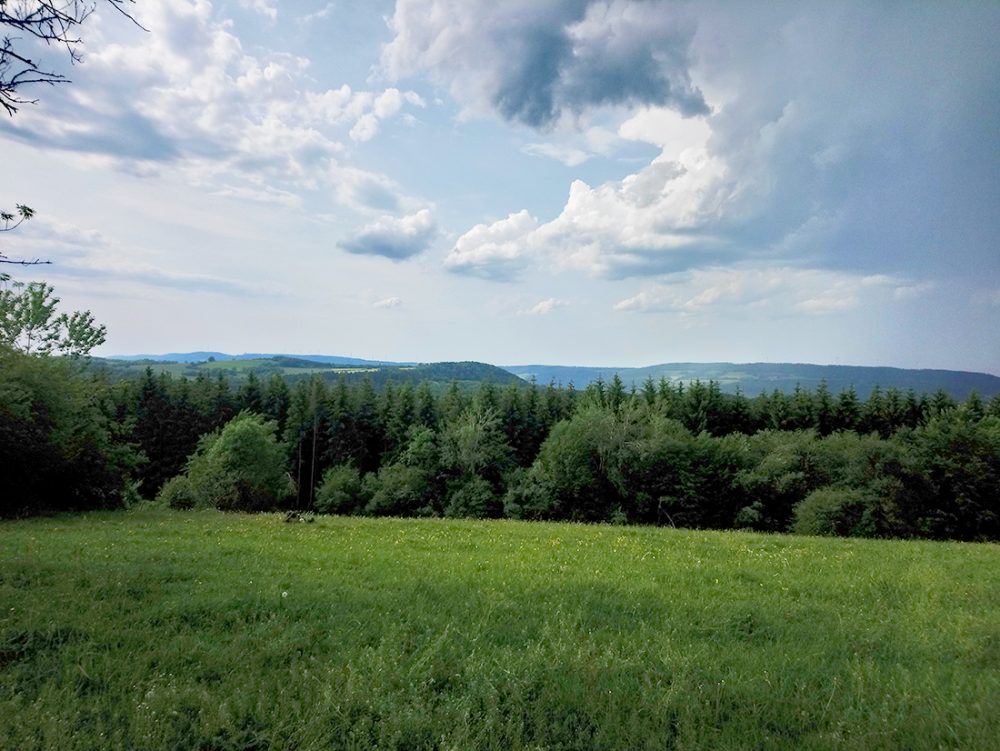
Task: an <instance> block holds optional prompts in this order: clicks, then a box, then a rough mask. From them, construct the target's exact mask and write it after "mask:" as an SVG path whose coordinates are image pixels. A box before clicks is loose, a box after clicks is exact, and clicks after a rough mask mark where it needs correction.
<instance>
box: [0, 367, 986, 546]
mask: <svg viewBox="0 0 1000 751" xmlns="http://www.w3.org/2000/svg"><path fill="white" fill-rule="evenodd" d="M0 371H2V372H0V388H2V389H3V394H2V396H3V398H2V400H0V405H2V406H0V455H2V456H4V457H5V462H4V463H5V465H6V474H7V476H8V478H9V482H8V485H7V487H8V488H9V489H10V492H7V493H6V494H5V495H4V500H3V505H2V513H3V515H5V516H18V515H24V514H31V513H38V512H54V511H61V510H80V509H89V508H117V507H122V506H125V505H129V504H131V503H135V502H137V501H139V500H140V499H154V498H156V499H159V500H160V501H162V502H164V503H166V504H169V505H170V506H172V507H176V508H197V507H217V508H221V509H229V510H245V511H263V510H275V509H290V510H292V509H294V510H299V511H303V512H307V511H315V512H319V513H336V514H359V515H372V516H375V515H381V516H449V517H474V518H496V517H508V518H519V519H544V520H569V521H578V522H612V523H632V524H648V525H667V526H675V527H687V528H715V529H729V528H736V529H752V530H761V531H775V532H780V531H793V532H799V533H805V534H826V535H847V536H866V537H903V538H932V539H957V540H996V539H1000V498H998V496H997V493H996V489H997V487H1000V397H995V398H993V399H992V400H991V401H989V402H984V401H983V400H982V399H980V398H979V397H978V396H977V395H975V394H973V395H972V396H971V397H970V398H969V399H967V400H966V401H964V402H961V403H959V402H956V401H955V400H953V399H952V398H950V397H949V396H948V395H947V394H946V393H945V392H943V391H939V392H936V393H934V394H915V393H913V392H908V393H901V392H900V391H898V390H896V389H892V388H889V389H886V390H882V389H879V388H876V389H874V390H873V391H872V392H871V393H869V394H865V395H859V394H857V393H855V392H854V391H853V390H846V391H842V392H840V393H830V391H829V390H828V389H827V388H826V387H825V386H823V385H821V386H820V387H819V388H818V389H816V390H813V391H809V390H804V389H796V390H795V391H794V392H793V393H790V394H789V393H783V392H780V391H774V392H772V393H769V394H768V393H765V394H761V395H758V396H754V397H752V398H751V397H748V396H746V395H742V394H735V395H734V394H724V393H722V392H721V391H720V389H719V388H718V385H717V384H715V383H713V382H708V383H702V382H697V381H696V382H693V383H688V384H682V383H671V382H668V381H665V380H663V381H660V382H659V383H656V382H653V381H652V380H651V379H650V380H647V381H646V382H645V384H643V386H642V387H641V388H639V389H626V388H625V387H624V385H623V384H622V382H621V380H620V379H619V378H618V377H617V376H616V377H614V378H613V379H612V380H611V381H610V382H604V381H601V380H598V381H597V382H595V383H592V384H590V385H588V386H587V387H586V388H584V389H580V390H577V389H575V388H574V387H573V386H572V385H571V384H570V385H566V386H559V385H556V384H547V385H539V384H534V383H525V384H524V385H513V384H512V385H506V386H496V385H494V384H492V383H489V382H486V383H482V384H480V385H478V387H472V388H470V387H468V386H466V387H464V388H463V387H459V385H458V384H457V383H452V384H451V385H450V386H449V387H447V388H443V389H442V388H440V387H432V385H431V384H430V383H427V382H424V383H421V384H419V385H416V386H414V385H413V384H412V383H402V384H399V385H397V384H394V383H392V382H389V383H387V384H385V385H384V386H383V387H382V388H380V389H376V388H375V387H374V386H373V385H372V383H371V381H370V380H363V381H352V382H348V381H346V380H344V379H341V380H340V381H337V382H334V383H327V382H325V381H324V380H322V379H321V378H318V377H317V378H313V379H311V380H299V381H298V382H296V383H294V384H293V385H291V386H289V384H288V383H287V382H286V381H285V380H284V379H283V378H282V377H281V376H279V375H273V376H271V377H270V378H268V379H267V380H260V379H258V378H257V377H256V376H254V375H251V376H250V377H249V378H246V379H243V380H242V381H241V382H240V383H239V384H238V385H233V384H231V383H230V381H229V380H228V379H227V377H225V376H223V375H219V376H217V377H215V378H212V377H209V376H205V375H199V377H197V378H195V379H189V378H185V377H179V378H178V377H172V376H170V375H169V374H166V373H161V374H156V373H154V372H153V371H152V370H151V369H148V370H146V372H145V374H144V375H143V376H142V377H141V378H138V379H131V380H121V381H113V380H110V379H109V378H108V377H107V376H106V375H102V374H100V373H94V372H92V371H88V370H86V369H85V368H84V367H82V365H81V364H80V362H79V361H77V360H74V359H73V358H58V357H34V356H30V355H25V354H22V353H18V352H14V351H8V352H5V353H4V355H3V358H2V360H0Z"/></svg>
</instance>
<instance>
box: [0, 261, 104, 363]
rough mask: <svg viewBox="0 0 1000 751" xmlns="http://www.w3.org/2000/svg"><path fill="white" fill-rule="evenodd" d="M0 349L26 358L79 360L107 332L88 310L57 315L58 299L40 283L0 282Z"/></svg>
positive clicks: (102, 341)
mask: <svg viewBox="0 0 1000 751" xmlns="http://www.w3.org/2000/svg"><path fill="white" fill-rule="evenodd" d="M0 285H3V286H0V345H3V346H7V347H10V348H11V349H14V350H17V351H19V352H23V353H25V354H28V355H52V354H57V355H69V356H72V357H81V356H86V355H89V354H90V351H91V350H92V349H94V347H97V346H99V345H101V344H103V343H104V340H105V337H106V335H107V329H106V328H105V327H104V326H102V325H100V324H98V323H96V322H95V321H94V316H93V315H92V314H91V313H90V311H89V310H84V311H74V312H73V313H57V312H56V309H57V307H58V305H59V298H58V297H56V296H55V294H54V292H55V289H54V288H53V287H52V286H51V285H49V284H46V283H44V282H29V283H27V284H25V283H23V282H12V281H10V280H9V279H5V280H0Z"/></svg>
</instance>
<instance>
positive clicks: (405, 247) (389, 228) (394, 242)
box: [340, 209, 437, 261]
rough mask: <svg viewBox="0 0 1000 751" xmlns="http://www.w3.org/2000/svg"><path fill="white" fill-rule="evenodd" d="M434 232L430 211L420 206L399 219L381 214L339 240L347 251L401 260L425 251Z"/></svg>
mask: <svg viewBox="0 0 1000 751" xmlns="http://www.w3.org/2000/svg"><path fill="white" fill-rule="evenodd" d="M436 235H437V226H436V225H435V223H434V218H433V217H432V216H431V212H430V211H429V210H427V209H421V210H420V211H418V212H417V213H415V214H411V215H409V216H404V217H402V218H401V219H396V218H395V217H383V218H382V219H379V220H377V221H375V222H373V223H372V224H369V225H367V226H366V227H364V228H363V229H362V230H361V231H360V232H358V233H357V234H355V235H354V236H353V237H351V238H349V239H347V240H344V241H343V242H341V243H340V247H341V248H342V249H343V250H346V251H347V252H348V253H355V254H357V255H370V256H382V257H384V258H388V259H390V260H392V261H403V260H406V259H407V258H411V257H412V256H415V255H417V254H418V253H422V252H423V251H425V250H426V249H427V247H428V246H429V245H430V243H431V242H432V241H433V240H434V237H435V236H436Z"/></svg>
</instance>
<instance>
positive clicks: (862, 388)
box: [506, 362, 1000, 399]
mask: <svg viewBox="0 0 1000 751" xmlns="http://www.w3.org/2000/svg"><path fill="white" fill-rule="evenodd" d="M506 369H507V370H509V371H510V372H511V373H514V374H516V375H518V376H520V377H521V378H524V379H526V380H530V379H532V378H534V379H535V380H536V381H537V382H538V383H540V384H547V383H549V382H551V381H555V383H557V384H562V385H563V386H566V385H568V384H570V383H572V384H573V385H574V386H576V387H577V388H584V387H585V386H587V384H589V383H592V382H594V381H595V380H597V378H598V377H601V378H603V379H604V380H605V381H607V380H610V379H611V378H612V377H613V376H614V375H615V373H617V374H618V377H619V378H621V379H622V380H623V381H624V382H625V385H626V386H631V385H633V384H634V385H635V386H636V388H640V387H641V386H642V384H643V382H644V381H645V380H646V378H647V377H651V378H652V379H653V380H654V381H656V382H657V383H658V382H659V380H660V379H661V378H666V379H667V380H669V381H671V382H675V383H676V382H679V381H682V382H685V383H687V382H690V381H694V380H701V381H716V382H717V383H719V385H720V387H721V388H722V390H723V391H725V392H728V393H733V392H735V391H736V389H737V388H739V389H740V390H741V391H742V392H743V393H744V394H746V395H747V396H756V395H757V394H760V393H761V392H763V391H773V390H775V389H778V390H779V391H786V392H787V391H792V390H793V389H794V388H795V387H796V385H799V386H801V387H802V388H805V389H810V390H812V389H815V388H816V387H817V386H818V385H819V384H820V383H821V382H822V381H824V380H825V381H826V384H827V386H828V387H829V389H830V391H832V392H833V393H835V394H836V393H839V392H840V391H843V390H845V389H847V388H850V387H851V386H853V387H854V389H855V390H856V391H857V392H858V394H859V395H860V396H862V397H867V396H868V394H869V393H870V392H871V390H872V389H873V388H874V387H875V386H876V385H878V386H879V387H881V388H882V389H887V388H889V387H895V388H897V389H900V390H902V391H906V390H908V389H913V390H914V391H915V392H917V393H918V394H919V393H931V392H934V391H937V390H938V389H944V390H945V391H946V392H948V393H949V394H950V395H951V396H952V397H953V398H955V399H965V398H966V397H968V396H969V394H970V393H971V392H972V391H977V392H979V395H980V396H982V397H987V398H988V397H992V396H994V395H996V394H1000V378H998V377H997V376H994V375H989V374H987V373H968V372H965V371H958V370H909V369H905V368H879V367H863V366H854V365H807V364H800V363H743V364H736V363H726V362H721V363H720V362H717V363H663V364H661V365H650V366H648V367H644V368H614V367H608V368H590V367H575V366H563V365H511V366H506Z"/></svg>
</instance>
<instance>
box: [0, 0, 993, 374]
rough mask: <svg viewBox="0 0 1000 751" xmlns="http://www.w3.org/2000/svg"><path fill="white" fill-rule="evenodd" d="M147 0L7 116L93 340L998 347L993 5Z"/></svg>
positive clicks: (549, 358)
mask: <svg viewBox="0 0 1000 751" xmlns="http://www.w3.org/2000/svg"><path fill="white" fill-rule="evenodd" d="M139 6H140V7H139V8H138V10H137V17H138V18H139V19H140V20H141V22H142V24H143V25H144V26H145V27H146V28H147V29H149V31H148V33H147V32H143V31H141V30H140V29H138V28H136V27H134V26H131V25H130V24H128V23H123V21H122V19H121V18H120V17H116V16H115V15H114V14H105V15H102V14H100V12H98V13H97V14H95V15H94V16H93V17H92V18H90V19H89V20H88V22H87V25H86V26H85V27H84V28H83V29H82V36H83V37H84V39H85V42H86V44H85V48H84V56H85V59H84V62H83V64H81V65H77V66H73V67H72V69H70V70H68V71H67V72H68V73H69V74H70V77H71V78H72V80H73V83H72V84H68V85H65V86H59V87H55V88H44V89H37V90H35V91H33V92H30V93H32V94H33V95H35V96H37V97H38V99H39V102H38V104H36V105H32V106H25V107H23V108H22V109H21V111H20V112H19V113H18V114H17V115H16V116H14V117H13V118H5V119H4V120H3V121H0V149H2V153H3V155H4V175H5V178H6V179H4V180H3V181H2V183H0V207H5V208H9V207H11V206H13V204H14V203H15V202H20V203H26V204H28V205H31V206H32V207H34V208H35V209H36V211H37V212H38V215H37V217H36V218H35V219H33V220H32V221H31V222H29V223H27V224H25V225H23V226H22V228H20V229H19V230H18V231H17V232H16V233H14V234H12V235H7V236H6V237H4V238H3V246H2V248H0V251H2V252H4V253H6V254H7V255H8V256H10V257H29V256H30V257H34V256H39V257H44V258H49V259H51V260H52V261H53V262H54V265H53V266H50V267H44V268H43V269H39V270H38V273H36V274H34V276H44V278H46V279H47V280H48V281H50V282H51V283H52V284H54V285H55V286H56V288H57V291H58V292H59V293H60V294H61V296H62V298H63V300H64V302H65V303H66V304H67V305H68V306H72V307H74V308H88V309H90V310H91V311H93V313H94V314H95V316H96V317H97V318H98V320H100V321H102V322H104V323H106V324H107V326H108V329H109V336H108V341H107V343H106V344H105V345H104V346H103V347H102V348H101V352H100V353H102V354H111V353H135V352H166V351H187V350H200V349H214V350H222V351H227V352H245V351H274V352H277V351H281V352H293V353H295V352H298V353H308V352H323V353H329V354H342V355H351V356H357V357H372V358H380V359H399V360H422V361H433V360H456V359H476V360H484V361H488V362H493V363H501V364H504V363H506V364H514V363H527V362H543V363H560V364H592V365H619V366H629V365H645V364H652V363H657V362H668V361H718V360H729V361H740V362H745V361H796V362H816V363H839V364H870V365H896V366H902V367H940V368H954V369H968V370H982V371H988V372H993V373H1000V211H998V207H1000V96H998V92H1000V55H998V54H997V53H996V51H995V39H997V38H1000V4H996V3H988V2H964V3H930V2H927V3H923V2H916V3H890V2H886V3H868V2H865V3H827V2H822V3H819V2H817V3H808V2H806V3H780V2H779V3H728V2H727V3H722V2H719V3H713V2H699V3H676V2H665V1H661V0H632V1H630V2H622V1H620V0H609V1H604V2H598V1H597V0H547V1H546V2H538V1H537V0H505V2H501V3H497V2H488V1H486V0H397V2H395V3H393V2H363V3H362V2H348V1H347V0H339V1H338V0H334V1H333V2H326V1H324V0H315V1H311V0H310V1H307V0H302V1H301V2H284V3H279V2H276V1H275V0H228V1H227V2H222V1H219V0H216V1H215V2H210V1H209V0H142V2H140V3H139ZM33 53H34V54H38V55H40V56H43V57H45V59H48V60H50V61H51V64H52V65H53V66H54V67H57V68H59V69H66V68H69V64H68V60H67V59H66V58H65V55H64V53H62V52H60V51H59V50H57V49H48V50H45V49H42V50H33ZM29 276H31V274H29V273H27V272H26V273H23V274H21V276H20V278H29Z"/></svg>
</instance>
